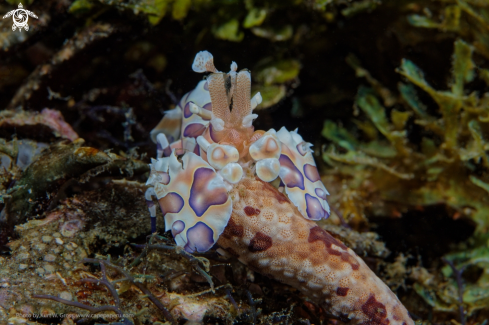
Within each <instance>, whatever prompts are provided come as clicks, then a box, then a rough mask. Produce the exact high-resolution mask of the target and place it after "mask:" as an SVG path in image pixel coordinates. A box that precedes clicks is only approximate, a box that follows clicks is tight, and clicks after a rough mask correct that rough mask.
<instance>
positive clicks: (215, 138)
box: [209, 124, 218, 143]
mask: <svg viewBox="0 0 489 325" xmlns="http://www.w3.org/2000/svg"><path fill="white" fill-rule="evenodd" d="M209 136H210V137H211V140H212V141H213V142H215V143H217V142H218V141H217V137H216V135H215V131H214V128H213V127H212V124H210V125H209Z"/></svg>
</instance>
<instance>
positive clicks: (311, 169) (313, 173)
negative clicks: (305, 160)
mask: <svg viewBox="0 0 489 325" xmlns="http://www.w3.org/2000/svg"><path fill="white" fill-rule="evenodd" d="M304 174H305V175H306V177H307V179H308V180H310V181H311V182H313V183H314V182H317V181H319V180H320V179H321V177H320V176H319V172H318V169H317V167H316V166H314V165H310V164H305V165H304Z"/></svg>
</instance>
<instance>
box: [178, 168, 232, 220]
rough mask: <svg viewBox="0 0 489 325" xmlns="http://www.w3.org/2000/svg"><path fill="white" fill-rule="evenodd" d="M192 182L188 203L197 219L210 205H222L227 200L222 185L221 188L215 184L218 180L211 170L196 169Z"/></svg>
mask: <svg viewBox="0 0 489 325" xmlns="http://www.w3.org/2000/svg"><path fill="white" fill-rule="evenodd" d="M193 180H194V181H193V183H192V187H191V188H190V198H189V200H188V202H189V204H190V207H191V208H192V209H193V210H194V211H195V214H196V215H197V216H198V217H201V216H202V215H203V214H204V213H205V212H206V211H207V209H209V207H210V206H211V205H220V204H224V203H226V201H227V200H228V194H227V191H226V188H225V187H224V184H223V186H218V184H216V183H217V182H218V181H219V178H218V177H217V174H216V172H215V171H213V170H212V169H210V168H205V167H201V168H198V169H197V170H196V171H195V173H194V177H193ZM216 185H217V186H216Z"/></svg>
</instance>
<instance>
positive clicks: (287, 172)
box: [279, 155, 304, 190]
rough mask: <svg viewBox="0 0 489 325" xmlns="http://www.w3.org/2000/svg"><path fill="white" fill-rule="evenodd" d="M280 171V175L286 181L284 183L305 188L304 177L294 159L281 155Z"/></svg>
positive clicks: (288, 185)
mask: <svg viewBox="0 0 489 325" xmlns="http://www.w3.org/2000/svg"><path fill="white" fill-rule="evenodd" d="M279 161H280V172H279V176H280V178H281V179H282V181H283V182H284V184H285V185H286V186H287V187H289V188H291V187H298V188H300V189H301V190H304V177H303V176H302V173H301V171H300V170H299V169H297V167H295V165H294V163H293V162H292V160H290V158H289V157H287V156H285V155H280V159H279Z"/></svg>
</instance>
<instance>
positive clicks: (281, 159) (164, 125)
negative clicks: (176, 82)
mask: <svg viewBox="0 0 489 325" xmlns="http://www.w3.org/2000/svg"><path fill="white" fill-rule="evenodd" d="M192 68H193V70H194V71H196V72H200V73H208V75H207V77H206V78H205V79H204V80H202V81H200V82H199V84H198V85H197V87H196V88H195V89H194V90H192V91H191V92H189V93H188V94H186V95H185V96H183V98H182V100H181V101H180V103H179V104H178V105H177V106H176V108H175V109H173V110H171V111H169V112H167V114H166V115H165V116H164V118H163V119H162V121H161V122H160V124H159V125H158V126H157V127H156V128H155V129H154V130H153V131H152V137H153V140H154V141H155V142H156V143H157V159H152V162H151V165H150V166H151V172H150V176H149V179H148V182H147V185H149V186H150V187H149V189H148V190H147V192H146V201H147V203H148V207H149V210H150V214H151V220H152V230H153V231H156V221H155V220H156V219H155V218H156V205H155V204H154V203H153V201H152V197H156V198H157V200H158V203H159V206H160V208H161V211H162V213H163V216H164V218H165V226H166V230H167V231H168V230H170V231H171V233H172V235H173V237H174V239H175V242H176V244H177V245H178V246H181V247H183V248H184V249H185V250H186V251H187V252H205V251H207V250H209V249H210V248H211V247H213V246H218V247H219V250H218V251H220V252H222V253H223V254H228V255H229V254H230V255H233V256H235V257H237V258H238V259H239V261H241V262H242V263H244V264H246V265H248V266H249V267H250V268H251V269H252V270H255V271H256V272H259V273H262V274H264V275H266V276H269V277H270V278H273V279H275V280H278V281H281V282H283V283H286V284H288V285H290V286H292V287H294V288H297V289H298V290H300V291H301V292H303V293H304V294H306V295H308V296H309V297H310V298H311V299H313V300H314V301H316V302H317V303H318V304H321V305H322V306H324V307H325V308H326V309H327V311H328V312H329V313H331V314H332V315H334V316H336V317H338V318H339V319H341V320H343V321H345V322H346V321H351V323H352V324H371V325H373V324H382V325H386V324H399V325H408V324H414V322H413V321H412V319H411V318H410V316H409V314H408V312H407V310H406V309H405V307H404V306H403V305H402V304H401V302H400V301H399V300H398V298H397V297H396V295H395V294H394V293H393V292H392V291H391V290H390V289H389V288H388V287H387V286H386V285H385V284H384V283H383V282H382V281H381V280H380V279H379V278H378V277H377V276H376V275H375V274H374V273H373V272H372V271H371V270H370V269H369V268H368V266H367V265H366V264H365V263H364V262H363V260H362V259H361V258H359V257H358V256H357V255H356V254H355V253H354V252H353V251H352V250H351V249H350V248H348V247H346V246H345V245H344V244H343V243H342V242H340V241H339V240H337V239H335V238H334V237H332V236H331V235H330V234H329V233H328V232H326V231H325V230H323V229H322V228H321V227H319V226H318V225H317V224H316V223H315V222H314V221H315V220H320V219H323V218H328V217H329V213H330V209H329V205H328V203H327V201H326V196H327V195H328V194H329V193H328V191H327V190H326V188H325V187H324V185H323V183H322V181H321V178H320V176H319V173H318V170H317V168H316V164H315V162H314V158H313V155H312V150H311V148H310V147H311V144H310V143H307V142H305V141H304V140H303V138H302V137H301V136H300V135H299V134H298V133H297V130H295V131H289V130H287V129H286V128H284V127H283V128H281V129H280V130H278V131H276V130H274V129H270V130H268V131H266V132H265V131H255V130H254V127H253V125H252V123H253V120H254V119H256V118H257V114H253V109H254V108H255V107H256V106H257V105H259V104H260V102H261V96H260V93H257V94H256V95H255V96H254V97H253V98H251V76H250V72H249V71H248V70H241V71H239V72H237V64H236V63H235V62H233V63H232V64H231V71H229V72H228V73H224V72H220V71H218V70H217V69H216V68H215V66H214V62H213V57H212V55H211V54H210V53H209V52H207V51H203V52H199V53H198V54H197V56H196V57H195V60H194V63H193V65H192Z"/></svg>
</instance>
